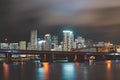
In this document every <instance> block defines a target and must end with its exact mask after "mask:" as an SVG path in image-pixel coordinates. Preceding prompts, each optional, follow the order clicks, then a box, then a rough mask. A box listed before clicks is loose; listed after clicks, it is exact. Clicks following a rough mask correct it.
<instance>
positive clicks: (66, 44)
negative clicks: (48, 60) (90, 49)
mask: <svg viewBox="0 0 120 80" xmlns="http://www.w3.org/2000/svg"><path fill="white" fill-rule="evenodd" d="M73 43H74V34H73V32H72V31H70V30H64V31H63V50H64V51H71V50H72V48H73Z"/></svg>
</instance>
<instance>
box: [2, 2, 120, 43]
mask: <svg viewBox="0 0 120 80" xmlns="http://www.w3.org/2000/svg"><path fill="white" fill-rule="evenodd" d="M64 25H69V26H73V30H75V31H74V33H76V34H78V35H80V36H83V37H85V38H89V39H92V40H94V41H95V40H96V41H112V42H120V37H119V32H120V1H119V0H0V40H1V41H3V39H4V38H8V40H9V41H13V40H14V41H17V40H28V39H29V34H30V31H31V30H32V29H38V34H42V35H44V34H45V33H54V34H58V31H61V29H62V28H63V26H64Z"/></svg>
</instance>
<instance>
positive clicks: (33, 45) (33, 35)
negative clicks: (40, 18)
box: [30, 30, 37, 50]
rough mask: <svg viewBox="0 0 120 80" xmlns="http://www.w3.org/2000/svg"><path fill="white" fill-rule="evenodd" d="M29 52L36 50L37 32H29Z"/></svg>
mask: <svg viewBox="0 0 120 80" xmlns="http://www.w3.org/2000/svg"><path fill="white" fill-rule="evenodd" d="M30 38H31V39H30V43H31V50H37V30H33V31H31V37H30Z"/></svg>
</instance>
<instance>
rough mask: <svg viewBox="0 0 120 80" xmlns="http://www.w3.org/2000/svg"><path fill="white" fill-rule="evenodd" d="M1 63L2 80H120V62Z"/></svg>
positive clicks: (0, 73)
mask: <svg viewBox="0 0 120 80" xmlns="http://www.w3.org/2000/svg"><path fill="white" fill-rule="evenodd" d="M42 64H43V67H42V66H41V65H40V63H39V62H33V61H28V62H14V63H12V64H6V63H4V62H0V80H120V61H118V60H116V61H110V60H109V61H100V62H95V63H94V64H93V63H88V62H86V63H79V62H76V63H72V62H53V63H42Z"/></svg>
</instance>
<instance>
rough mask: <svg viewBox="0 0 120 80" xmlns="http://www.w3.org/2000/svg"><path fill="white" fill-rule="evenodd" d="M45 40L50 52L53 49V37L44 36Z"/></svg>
mask: <svg viewBox="0 0 120 80" xmlns="http://www.w3.org/2000/svg"><path fill="white" fill-rule="evenodd" d="M44 40H45V45H46V46H45V48H46V50H50V49H51V42H52V41H51V35H50V34H45V36H44Z"/></svg>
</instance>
